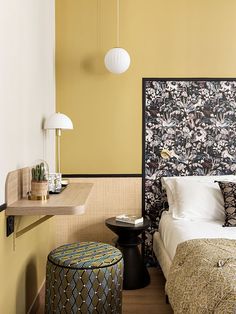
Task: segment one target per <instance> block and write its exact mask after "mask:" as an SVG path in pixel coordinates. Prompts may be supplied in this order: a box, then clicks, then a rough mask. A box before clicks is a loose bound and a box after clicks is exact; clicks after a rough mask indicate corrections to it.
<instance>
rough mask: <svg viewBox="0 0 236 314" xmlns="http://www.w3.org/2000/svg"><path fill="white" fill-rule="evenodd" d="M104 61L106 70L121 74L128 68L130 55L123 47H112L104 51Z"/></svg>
mask: <svg viewBox="0 0 236 314" xmlns="http://www.w3.org/2000/svg"><path fill="white" fill-rule="evenodd" d="M104 63H105V66H106V68H107V70H108V71H110V72H112V73H115V74H121V73H123V72H125V71H126V70H128V68H129V66H130V56H129V54H128V52H127V51H126V50H125V49H123V48H112V49H110V50H109V51H108V52H107V53H106V55H105V58H104Z"/></svg>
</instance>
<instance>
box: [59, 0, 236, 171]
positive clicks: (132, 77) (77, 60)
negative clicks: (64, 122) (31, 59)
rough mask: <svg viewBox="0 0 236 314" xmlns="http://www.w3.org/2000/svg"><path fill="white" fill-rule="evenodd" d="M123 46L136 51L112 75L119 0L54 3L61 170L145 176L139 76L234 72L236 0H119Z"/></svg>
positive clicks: (196, 75)
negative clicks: (64, 126)
mask: <svg viewBox="0 0 236 314" xmlns="http://www.w3.org/2000/svg"><path fill="white" fill-rule="evenodd" d="M120 7H121V8H120V15H121V23H120V24H121V25H120V36H121V39H120V44H121V46H123V47H124V48H126V49H127V50H128V51H129V53H130V55H131V62H132V64H131V67H130V69H129V70H128V72H126V73H124V74H122V75H118V76H117V75H114V74H110V73H108V72H107V71H106V70H105V68H104V66H103V57H104V54H105V52H106V51H107V50H108V49H109V48H111V47H112V46H114V45H115V39H116V32H115V27H116V23H115V13H116V11H115V10H116V1H115V0H89V1H88V0H57V1H56V34H57V35H56V41H57V46H56V47H57V50H56V60H57V64H56V65H57V67H56V69H57V109H58V110H59V111H61V112H64V113H66V114H68V115H69V116H70V117H71V118H72V120H73V122H74V126H75V129H74V131H70V132H69V131H68V132H64V133H63V136H62V170H63V172H64V173H140V172H141V147H142V144H141V141H142V140H141V134H142V81H141V79H142V77H235V76H236V75H235V73H236V58H235V56H236V40H235V37H236V36H235V35H236V18H235V12H236V1H235V0H227V1H225V0H207V1H206V0H197V1H196V0H179V1H176V0H145V1H143V0H120Z"/></svg>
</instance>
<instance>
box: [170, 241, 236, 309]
mask: <svg viewBox="0 0 236 314" xmlns="http://www.w3.org/2000/svg"><path fill="white" fill-rule="evenodd" d="M166 293H167V295H168V297H169V301H170V304H171V306H172V308H173V310H174V313H175V314H200V313H201V314H206V313H214V314H226V313H227V314H228V313H230V314H236V240H228V239H196V240H189V241H186V242H183V243H181V244H179V245H178V247H177V250H176V254H175V257H174V260H173V263H172V265H171V268H170V272H169V275H168V278H167V282H166Z"/></svg>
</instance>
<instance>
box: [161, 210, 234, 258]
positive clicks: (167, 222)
mask: <svg viewBox="0 0 236 314" xmlns="http://www.w3.org/2000/svg"><path fill="white" fill-rule="evenodd" d="M222 224H223V221H205V220H204V221H203V220H198V221H190V220H185V219H178V220H177V219H174V218H173V217H172V215H171V214H170V213H168V212H163V214H162V217H161V220H160V224H159V233H160V235H161V239H162V241H163V244H164V247H165V249H166V251H167V253H168V255H169V257H170V259H171V260H173V258H174V255H175V252H176V248H177V246H178V244H179V243H181V242H184V241H187V240H191V239H200V238H225V239H235V240H236V227H222Z"/></svg>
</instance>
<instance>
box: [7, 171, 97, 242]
mask: <svg viewBox="0 0 236 314" xmlns="http://www.w3.org/2000/svg"><path fill="white" fill-rule="evenodd" d="M92 186H93V184H92V183H69V184H68V186H67V187H66V188H65V189H64V190H63V191H62V192H61V193H60V194H51V195H50V198H49V199H48V200H47V201H34V200H28V199H27V193H28V192H29V191H30V168H29V167H27V168H23V169H19V170H15V171H12V172H9V173H8V176H7V180H6V201H7V208H6V210H5V212H6V216H8V217H7V230H9V227H10V224H12V222H11V221H12V220H11V217H12V216H17V217H19V216H43V217H41V218H40V219H39V220H38V221H36V222H34V223H32V224H31V225H29V226H27V227H25V228H24V229H22V230H16V237H18V236H21V235H22V234H24V233H25V232H27V231H29V230H31V229H32V228H34V227H36V226H37V225H39V224H40V223H42V222H44V221H46V220H47V219H49V218H51V217H53V216H54V215H81V214H83V213H84V212H85V205H86V202H87V199H88V196H89V194H90V192H91V189H92ZM13 224H14V217H13ZM14 229H15V228H14V226H13V228H11V230H14ZM12 232H13V231H10V232H8V231H7V236H9V235H10V234H11V233H12Z"/></svg>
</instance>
